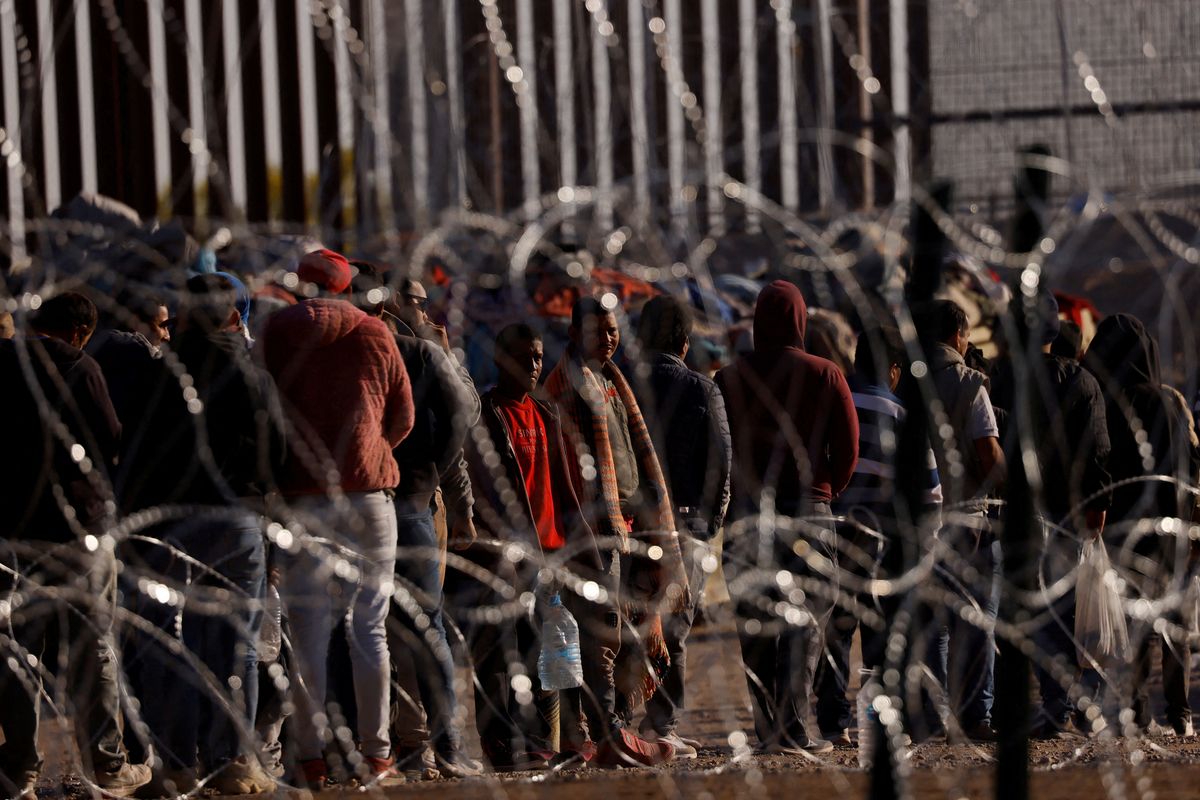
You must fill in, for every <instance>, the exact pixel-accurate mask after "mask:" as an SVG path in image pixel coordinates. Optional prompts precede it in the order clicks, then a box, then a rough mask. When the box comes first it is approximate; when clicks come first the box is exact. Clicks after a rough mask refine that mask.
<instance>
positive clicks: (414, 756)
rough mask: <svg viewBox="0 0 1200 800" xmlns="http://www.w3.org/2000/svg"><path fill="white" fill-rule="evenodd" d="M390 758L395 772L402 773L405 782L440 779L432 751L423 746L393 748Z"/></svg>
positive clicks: (440, 775)
mask: <svg viewBox="0 0 1200 800" xmlns="http://www.w3.org/2000/svg"><path fill="white" fill-rule="evenodd" d="M392 757H393V758H394V759H395V767H396V770H397V771H399V772H403V773H404V777H405V779H406V780H409V781H436V780H438V779H440V778H441V777H442V773H440V772H438V768H437V759H436V758H435V757H434V755H433V750H432V749H430V748H429V747H427V746H425V745H423V744H422V745H418V746H416V747H396V746H393V748H392Z"/></svg>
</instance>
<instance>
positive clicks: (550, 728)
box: [467, 613, 559, 764]
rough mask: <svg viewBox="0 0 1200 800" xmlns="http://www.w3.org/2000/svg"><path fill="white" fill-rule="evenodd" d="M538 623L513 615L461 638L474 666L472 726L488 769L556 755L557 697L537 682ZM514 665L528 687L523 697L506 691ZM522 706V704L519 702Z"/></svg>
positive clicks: (509, 688) (538, 619) (473, 629)
mask: <svg viewBox="0 0 1200 800" xmlns="http://www.w3.org/2000/svg"><path fill="white" fill-rule="evenodd" d="M540 626H541V617H540V616H535V617H533V618H530V617H529V616H528V615H526V614H523V613H522V614H518V615H517V616H516V617H510V618H508V619H505V620H503V621H501V622H500V623H498V624H495V625H488V624H481V625H472V626H471V627H470V628H469V632H468V634H467V641H468V645H469V646H470V649H471V657H472V660H473V661H474V665H475V681H476V683H475V726H476V728H477V729H478V731H479V742H480V744H481V745H482V747H483V753H484V755H485V756H487V758H488V760H489V761H491V762H492V763H494V764H500V763H503V761H504V759H505V758H506V757H508V758H511V756H512V755H513V754H514V753H522V752H533V751H541V752H554V751H556V750H557V749H558V747H557V744H558V742H557V741H556V739H557V738H558V736H557V734H558V717H559V701H558V692H556V691H543V690H542V688H541V682H540V681H539V680H538V669H537V662H538V654H539V653H540V651H541V630H540ZM517 664H519V665H520V666H521V671H522V672H523V673H524V674H525V675H526V676H527V677H528V678H529V680H530V682H531V688H530V693H529V696H528V697H525V698H522V697H520V696H519V693H518V692H517V691H516V690H514V688H513V686H512V679H513V677H515V676H516V675H517V672H516V671H515V670H514V669H513V667H514V665H517ZM522 700H524V702H522Z"/></svg>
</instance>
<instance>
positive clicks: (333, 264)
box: [296, 250, 353, 294]
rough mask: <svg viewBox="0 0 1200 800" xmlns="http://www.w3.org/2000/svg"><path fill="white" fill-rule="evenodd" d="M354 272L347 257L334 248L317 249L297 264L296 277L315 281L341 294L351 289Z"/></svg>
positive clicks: (329, 290)
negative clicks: (333, 249)
mask: <svg viewBox="0 0 1200 800" xmlns="http://www.w3.org/2000/svg"><path fill="white" fill-rule="evenodd" d="M352 274H353V271H352V270H351V269H350V262H349V261H347V260H346V257H345V256H344V255H342V254H341V253H335V252H333V251H332V250H315V251H313V252H311V253H309V254H308V255H306V256H305V257H304V258H302V259H300V263H299V264H298V265H297V266H296V277H298V278H300V280H302V281H307V282H308V283H315V284H316V285H317V286H319V287H321V290H322V291H324V292H328V293H329V294H341V293H342V292H344V291H346V290H347V289H349V288H350V278H351V276H352Z"/></svg>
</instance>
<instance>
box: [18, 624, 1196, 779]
mask: <svg viewBox="0 0 1200 800" xmlns="http://www.w3.org/2000/svg"><path fill="white" fill-rule="evenodd" d="M694 637H695V638H694V641H693V643H692V646H691V647H690V648H689V653H688V661H689V664H688V667H689V680H688V692H689V698H688V702H689V705H690V708H689V710H688V711H687V712H686V714H685V717H684V721H683V724H682V725H681V731H682V732H683V733H684V735H686V736H689V737H694V738H696V739H699V740H700V741H701V742H702V743H703V744H704V747H703V748H702V750H701V754H700V757H699V758H698V759H695V760H692V761H682V762H678V763H675V764H671V765H669V766H667V767H664V768H661V769H657V770H638V771H626V770H616V771H606V770H598V769H576V770H567V771H563V772H558V773H540V774H538V773H526V776H525V777H514V776H503V777H495V776H492V777H488V778H486V779H479V780H472V781H436V782H427V783H419V784H410V785H406V786H402V787H399V788H396V789H391V790H388V792H387V795H388V796H389V797H397V798H399V797H410V796H411V797H414V798H416V797H429V798H433V797H438V798H464V800H474V799H475V798H478V799H479V800H549V798H554V799H555V800H567V799H568V798H569V799H570V800H645V799H646V798H656V797H663V798H680V799H683V798H687V799H688V800H691V799H692V798H695V800H725V799H726V798H741V797H753V798H774V797H779V798H795V797H822V796H827V797H836V798H855V797H866V796H867V793H868V789H869V787H868V776H867V775H866V773H864V772H863V771H862V770H860V769H859V768H858V764H857V750H853V749H847V750H837V751H834V752H833V753H832V754H830V755H827V756H819V757H810V758H799V757H774V756H772V757H765V756H742V757H735V750H734V746H735V745H741V744H746V743H748V744H750V745H753V743H754V742H753V733H752V730H753V727H752V722H751V715H750V701H749V695H748V694H747V692H746V685H745V681H744V678H743V677H742V674H741V671H740V667H741V662H740V659H739V658H738V656H737V640H736V638H735V637H734V636H733V633H732V629H731V628H730V627H728V626H726V625H713V624H708V625H706V626H705V627H703V628H700V629H698V630H696V631H695V632H694ZM469 730H471V729H470V728H469ZM746 737H749V739H747V738H746ZM470 738H471V741H470V744H471V746H472V747H473V748H476V749H477V745H478V742H477V741H476V740H474V736H473V732H472V733H470ZM62 742H63V739H62V738H61V737H58V736H55V737H53V739H51V740H48V741H47V745H48V746H49V747H48V749H47V751H46V756H47V761H48V764H47V770H46V774H45V777H46V780H45V782H44V788H43V789H42V790H41V791H39V797H40V798H41V800H50V798H59V797H80V796H82V792H81V791H80V789H79V786H78V784H77V783H76V782H75V781H74V780H71V779H70V778H67V779H66V781H65V785H64V777H65V775H64V772H65V771H66V767H67V764H68V761H67V759H68V758H69V756H68V755H67V754H66V753H65V752H63V750H62ZM54 743H57V745H58V748H57V751H56V750H55V748H54ZM908 763H909V765H910V766H911V778H910V789H911V795H910V796H911V797H914V798H920V799H921V800H925V798H946V799H947V800H959V799H960V798H975V797H993V796H994V788H993V786H994V776H995V760H994V749H993V748H992V747H990V746H968V745H947V744H926V745H921V746H918V747H916V748H914V749H913V750H912V751H911V753H910V757H909V760H908ZM1031 772H1032V782H1031V785H1032V797H1035V798H1045V799H1046V800H1060V798H1061V799H1062V800H1066V798H1076V797H1081V798H1089V800H1090V799H1091V798H1102V797H1111V798H1114V800H1116V799H1117V798H1138V799H1139V800H1162V799H1163V798H1185V797H1200V739H1198V738H1194V737H1193V738H1191V739H1186V740H1181V739H1177V738H1173V737H1172V738H1156V739H1153V740H1145V739H1143V740H1138V741H1137V742H1114V741H1087V742H1083V741H1080V742H1074V743H1072V742H1058V741H1056V742H1035V743H1033V749H1032V755H1031ZM280 794H281V795H283V794H284V793H282V792H281V793H280ZM292 794H293V796H294V794H295V793H292ZM326 794H327V795H329V796H331V797H336V796H338V795H342V794H344V795H350V794H358V795H359V796H361V793H355V792H350V791H343V792H328V793H326ZM322 796H326V795H325V794H323V795H322Z"/></svg>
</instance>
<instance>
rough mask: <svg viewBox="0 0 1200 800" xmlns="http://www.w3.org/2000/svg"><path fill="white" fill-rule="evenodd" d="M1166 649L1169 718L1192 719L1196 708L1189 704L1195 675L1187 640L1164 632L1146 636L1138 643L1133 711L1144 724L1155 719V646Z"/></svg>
mask: <svg viewBox="0 0 1200 800" xmlns="http://www.w3.org/2000/svg"><path fill="white" fill-rule="evenodd" d="M1155 647H1158V648H1160V649H1161V650H1162V679H1163V694H1164V695H1165V697H1166V700H1167V722H1169V723H1170V724H1172V725H1174V724H1175V723H1178V722H1190V721H1191V719H1192V709H1191V706H1190V705H1188V683H1189V680H1190V678H1191V657H1190V651H1189V649H1188V646H1187V643H1186V642H1185V643H1183V644H1180V643H1179V642H1168V641H1167V640H1166V639H1165V638H1163V637H1162V636H1161V635H1160V634H1157V633H1150V634H1149V635H1147V636H1143V637H1142V639H1141V641H1140V642H1139V643H1138V645H1137V656H1136V658H1135V659H1134V662H1133V704H1132V705H1133V714H1134V721H1135V722H1136V723H1137V724H1138V725H1139V726H1140V727H1142V728H1145V727H1146V726H1148V725H1149V724H1150V722H1151V720H1152V719H1153V716H1154V715H1153V711H1152V709H1151V706H1150V670H1151V665H1152V663H1153V661H1152V659H1153V658H1154V649H1155Z"/></svg>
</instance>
